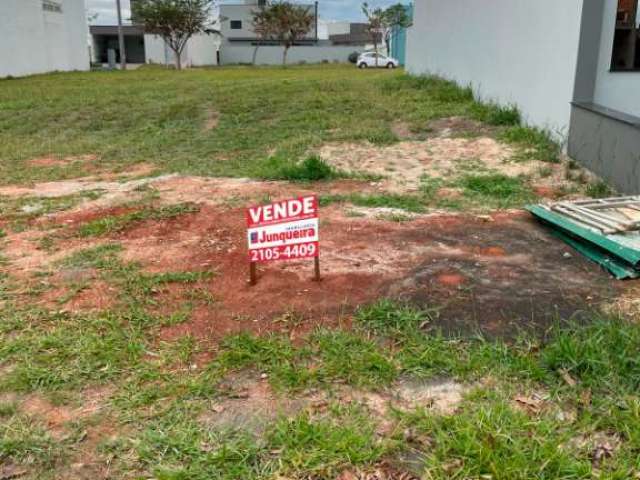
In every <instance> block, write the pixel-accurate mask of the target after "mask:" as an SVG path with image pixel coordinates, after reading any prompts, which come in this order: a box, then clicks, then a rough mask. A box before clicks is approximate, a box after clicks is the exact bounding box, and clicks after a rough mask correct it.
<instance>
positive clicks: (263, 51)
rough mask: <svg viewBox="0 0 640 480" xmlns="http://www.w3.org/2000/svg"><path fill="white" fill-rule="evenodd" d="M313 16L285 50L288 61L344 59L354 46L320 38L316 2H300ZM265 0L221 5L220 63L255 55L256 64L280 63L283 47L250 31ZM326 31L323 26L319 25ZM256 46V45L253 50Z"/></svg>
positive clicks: (249, 60) (249, 59)
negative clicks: (303, 33)
mask: <svg viewBox="0 0 640 480" xmlns="http://www.w3.org/2000/svg"><path fill="white" fill-rule="evenodd" d="M296 3H298V5H300V6H302V7H304V8H306V9H307V10H308V11H309V12H310V13H311V14H312V15H313V16H314V19H315V20H314V22H313V25H312V27H311V29H310V30H309V32H308V33H307V34H306V35H305V38H303V39H301V40H299V41H298V42H296V44H295V45H294V46H293V47H291V49H290V50H289V52H288V62H289V63H300V62H305V63H320V62H346V61H348V58H349V54H350V53H352V52H353V51H354V50H355V49H354V48H353V46H345V45H335V44H334V43H333V42H331V41H330V40H326V39H325V40H323V39H321V38H320V33H321V29H320V19H319V16H318V2H314V3H312V2H309V3H300V2H296ZM265 4H266V3H265V0H236V1H235V3H233V4H231V3H223V4H221V5H220V25H221V26H220V31H221V33H222V42H221V45H220V63H221V64H222V65H230V64H247V63H252V62H253V57H254V54H255V59H256V63H257V64H259V65H278V64H280V63H281V62H282V53H283V52H282V51H283V48H282V47H281V46H280V45H279V44H278V42H276V41H269V40H266V41H265V40H261V39H259V38H258V37H257V35H256V34H255V32H254V31H253V13H254V12H255V11H256V10H257V9H260V8H263V7H264V6H265ZM322 30H323V32H325V33H326V29H325V28H324V26H323V28H322ZM256 47H258V48H257V49H256Z"/></svg>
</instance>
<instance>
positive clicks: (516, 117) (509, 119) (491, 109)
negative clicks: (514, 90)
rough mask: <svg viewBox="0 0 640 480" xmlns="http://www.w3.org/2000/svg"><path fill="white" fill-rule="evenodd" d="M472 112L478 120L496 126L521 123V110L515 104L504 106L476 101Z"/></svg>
mask: <svg viewBox="0 0 640 480" xmlns="http://www.w3.org/2000/svg"><path fill="white" fill-rule="evenodd" d="M471 114H472V116H473V117H474V118H475V119H476V120H480V121H481V122H485V123H488V124H489V125H496V126H510V125H520V121H521V118H520V111H519V110H518V108H517V107H516V106H515V105H509V106H506V107H503V106H501V105H498V104H496V103H481V102H478V101H476V102H474V103H473V105H472V106H471Z"/></svg>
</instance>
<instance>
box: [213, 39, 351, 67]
mask: <svg viewBox="0 0 640 480" xmlns="http://www.w3.org/2000/svg"><path fill="white" fill-rule="evenodd" d="M254 50H255V47H253V46H252V45H233V44H229V43H224V44H223V45H222V48H221V49H220V63H221V64H222V65H235V64H250V63H251V62H252V60H253V52H254ZM355 50H356V49H355V48H354V47H353V46H338V45H327V46H321V45H316V46H304V47H303V46H300V47H291V48H290V49H289V53H288V54H287V64H289V65H294V64H296V63H301V62H304V63H321V62H324V61H327V62H332V63H333V62H341V63H343V62H348V61H349V54H351V53H352V52H354V51H355ZM282 52H283V48H282V47H280V46H261V47H260V48H259V49H258V54H257V56H256V65H281V64H282Z"/></svg>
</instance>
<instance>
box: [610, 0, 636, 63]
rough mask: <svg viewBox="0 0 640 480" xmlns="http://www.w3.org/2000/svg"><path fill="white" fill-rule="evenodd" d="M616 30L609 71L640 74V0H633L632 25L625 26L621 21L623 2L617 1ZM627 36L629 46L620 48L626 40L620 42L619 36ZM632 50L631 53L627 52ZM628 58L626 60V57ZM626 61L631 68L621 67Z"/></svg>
mask: <svg viewBox="0 0 640 480" xmlns="http://www.w3.org/2000/svg"><path fill="white" fill-rule="evenodd" d="M617 1H618V5H617V8H616V18H615V28H614V31H613V39H612V41H613V45H612V47H611V65H610V69H609V71H610V72H611V73H629V72H640V25H639V24H640V0H631V1H632V2H635V6H634V7H632V8H633V10H632V12H631V16H630V23H628V24H625V23H624V22H622V21H621V19H620V12H622V11H623V10H621V8H620V6H621V3H622V1H623V0H617ZM625 32H626V35H627V36H628V37H631V38H627V39H626V41H627V42H628V43H629V45H627V46H626V47H625V46H619V43H622V42H624V40H622V41H621V40H619V39H618V36H619V35H625ZM627 49H630V51H627ZM625 56H627V58H626V60H625V59H624V57H625ZM621 60H622V61H625V62H626V63H627V64H628V63H629V62H631V66H620V62H621Z"/></svg>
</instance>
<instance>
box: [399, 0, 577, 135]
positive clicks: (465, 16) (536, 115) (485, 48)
mask: <svg viewBox="0 0 640 480" xmlns="http://www.w3.org/2000/svg"><path fill="white" fill-rule="evenodd" d="M582 1H583V0H561V1H559V0H535V1H534V0H483V1H479V0H447V1H443V0H416V2H415V14H414V22H413V27H411V28H410V29H409V34H408V41H407V70H408V71H409V72H410V73H412V74H435V75H440V76H442V77H445V78H448V79H451V80H454V81H456V82H457V83H459V84H460V85H463V86H466V85H471V86H472V87H473V89H474V91H475V92H476V94H477V95H478V96H480V97H481V98H482V99H484V100H492V101H496V102H499V103H501V104H505V105H506V104H515V105H516V106H517V107H518V108H519V109H520V111H521V112H522V114H523V119H524V121H525V122H527V123H529V124H532V125H536V126H539V127H542V128H548V129H550V130H552V131H554V132H556V133H557V134H558V135H559V136H561V137H565V136H566V134H567V131H568V125H569V118H570V110H571V109H570V102H571V100H572V99H573V98H572V97H573V87H574V79H575V71H576V64H577V55H578V43H579V36H580V22H581V14H582Z"/></svg>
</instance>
